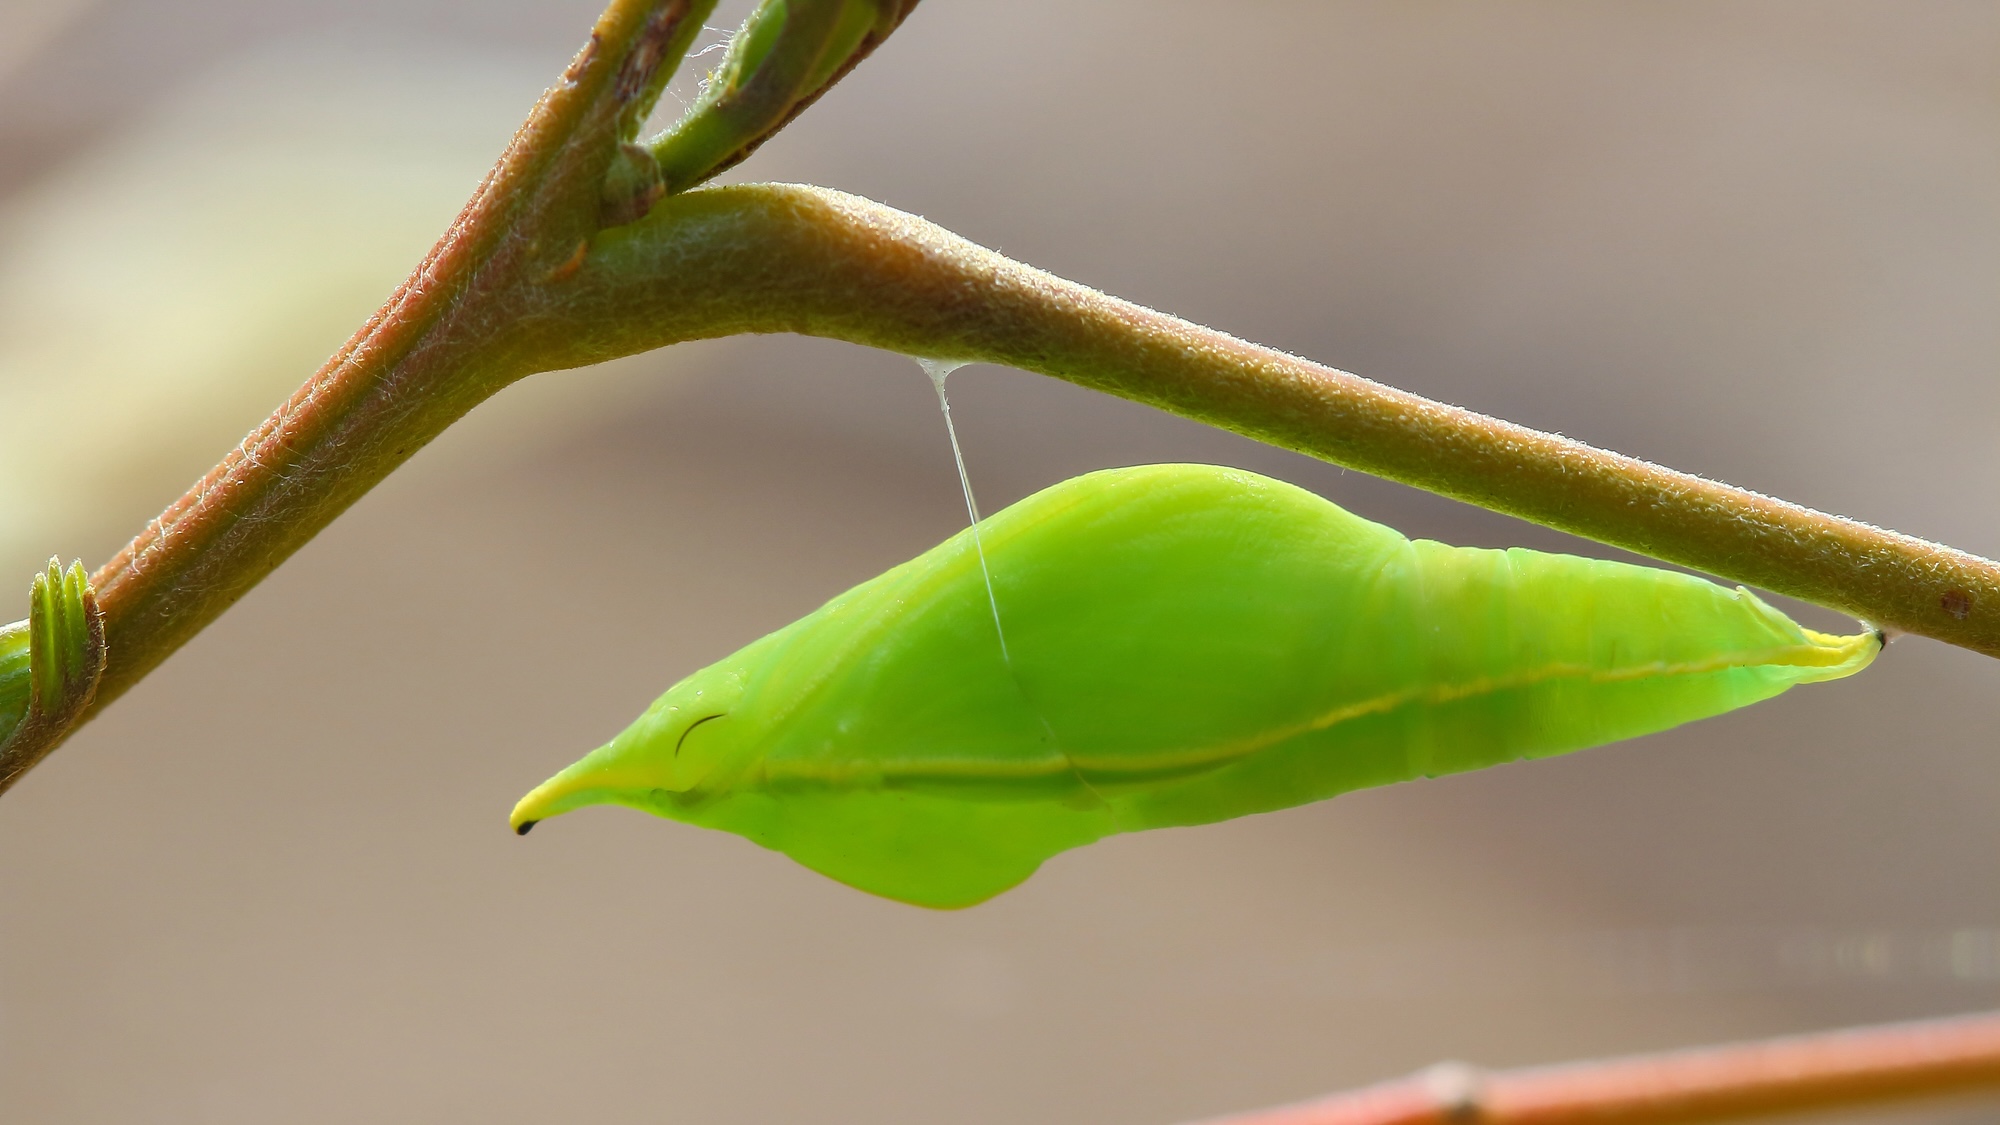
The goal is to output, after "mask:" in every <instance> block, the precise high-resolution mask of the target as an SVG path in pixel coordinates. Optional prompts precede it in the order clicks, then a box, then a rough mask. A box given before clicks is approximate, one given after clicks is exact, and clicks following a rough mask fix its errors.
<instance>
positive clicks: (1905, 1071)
mask: <svg viewBox="0 0 2000 1125" xmlns="http://www.w3.org/2000/svg"><path fill="white" fill-rule="evenodd" d="M1973 1090H2000V1013H1993V1014H1986V1015H1978V1016H1963V1017H1958V1018H1954V1019H1941V1020H1926V1021H1923V1022H1918V1023H1901V1024H1884V1025H1882V1026H1879V1027H1863V1028H1854V1029H1851V1030H1846V1031H1834V1032H1825V1033H1821V1034H1816V1035H1797V1036H1788V1037H1786V1038H1782V1039H1767V1040H1762V1041H1759V1042H1753V1043H1733V1044H1727V1045H1724V1046H1719V1047H1699V1048H1695V1049H1692V1050H1686V1051H1670V1052H1666V1053H1664V1054H1657V1055H1633V1056H1629V1057H1626V1058H1618V1059H1603V1060H1598V1061H1594V1062H1581V1063H1566V1064H1563V1065H1561V1066H1548V1067H1531V1068H1526V1069H1522V1070H1498V1071H1482V1070H1479V1069H1478V1068H1475V1067H1470V1066H1464V1065H1462V1064H1457V1063H1443V1064H1440V1065H1438V1066H1435V1067H1432V1068H1431V1069H1429V1070H1426V1071H1423V1072H1421V1073H1418V1074H1416V1075H1413V1076H1411V1077H1409V1078H1405V1079H1401V1080H1398V1081H1395V1082H1386V1083H1383V1084H1382V1085H1379V1086H1371V1087H1368V1088H1366V1089H1362V1090H1356V1091H1353V1092H1351V1093H1345V1094H1336V1095H1334V1096H1333V1097H1330V1098H1324V1099H1321V1100H1319V1101H1312V1102H1304V1103H1301V1104H1299V1105H1293V1106H1284V1107H1280V1108H1277V1109H1267V1110H1259V1111H1255V1112H1251V1113H1245V1114H1240V1115H1237V1116H1233V1117H1223V1118H1215V1119H1212V1120H1210V1121H1207V1122H1204V1123H1203V1125H1688V1123H1691V1122H1706V1121H1733V1120H1739V1119H1742V1118H1747V1117H1758V1116H1763V1115H1766V1114H1773V1113H1793V1112H1799V1111H1803V1110H1813V1109H1831V1108H1834V1107H1840V1108H1843V1109H1846V1108H1853V1107H1857V1106H1864V1105H1868V1104H1871V1103H1878V1102H1887V1101H1898V1100H1905V1099H1912V1098H1927V1097H1937V1096H1940V1095H1946V1094H1957V1093H1965V1092H1967V1091H1973Z"/></svg>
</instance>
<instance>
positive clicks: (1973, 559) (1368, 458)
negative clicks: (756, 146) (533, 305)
mask: <svg viewBox="0 0 2000 1125" xmlns="http://www.w3.org/2000/svg"><path fill="white" fill-rule="evenodd" d="M573 280H574V287H573V288H572V289H571V290H570V291H569V292H568V294H567V295H566V299H565V303H564V306H563V309H562V313H563V315H561V316H560V317H557V318H554V319H552V320H551V321H550V322H549V324H548V325H547V326H546V328H545V331H546V333H547V335H546V337H545V338H544V339H542V340H541V341H540V344H541V346H542V348H544V349H546V350H545V352H544V355H543V358H544V360H545V361H552V362H551V365H552V366H574V365H579V364H584V363H590V362H596V361H598V360H602V359H608V358H611V357H613V356H617V355H624V354H628V353H631V352H637V351H644V350H647V349H650V348H653V347H658V346H660V345H662V344H667V343H673V342H675V341H679V340H687V339H694V338H697V337H704V336H720V335H727V334H733V333H739V332H799V333H805V334H808V335H815V336H828V337H834V338H838V339H843V340H850V341H853V342H856V343H861V344H869V345H873V346H876V347H883V348H890V349H893V350H896V351H900V352H905V353H908V354H912V355H920V356H933V357H939V358H948V359H957V360H980V361H986V362H991V363H998V364H1005V365H1008V366H1012V367H1019V368H1023V369H1025V370H1029V371H1035V372H1039V373H1041V374H1044V375H1050V376H1053V377H1056V378H1060V379H1066V380H1069V381H1070V382H1073V383H1077V384H1079V385H1081V386H1085V387H1090V388H1093V389H1096V390H1100V391H1106V392H1108V393H1111V394H1115V395H1120V396H1123V397H1125V398H1130V399H1134V400H1137V401H1139V402H1145V403H1150V404H1152V405H1154V406H1158V407H1161V408H1162V409H1166V410H1171V411H1173V412H1175V413H1177V414H1183V415H1186V416H1187V417H1190V418H1195V419H1198V420H1200V421H1203V422H1208V423H1211V424H1213V425H1217V426H1220V427H1223V428H1224V429H1229V430H1234V431H1236V432H1238V433H1242V434H1247V435H1249V436H1250V437H1254V438H1257V439H1259V440H1261V441H1266V442H1269V443H1271V444H1273V445H1278V446H1283V447H1285V448H1288V449H1294V450H1298V451H1300V452H1302V453H1307V454H1311V455H1312V456H1315V457H1320V458H1323V459H1325V460H1328V461H1332V462H1334V463H1336V464H1340V465H1345V466H1347V467H1349V468H1353V469H1359V470H1361V471H1363V472H1368V473H1373V474H1375V475H1377V476H1383V477H1388V478H1390V479H1391V480H1398V481H1402V482H1404V483H1406V484H1412V485H1416V486H1417V487H1419V488H1425V489H1429V490H1431V491H1433V492H1438V493H1442V494H1444V495H1446V496H1451V497H1455V498H1457V499H1460V500H1465V501H1468V502H1470V503H1473V504H1478V505H1480V506H1482V507H1487V508H1492V509H1494V510H1496V511H1501V512H1506V513H1509V514H1511V515H1516V516H1520V517H1522V518H1524V519H1528V520H1532V521H1534V522H1536V523H1540V524H1544V525H1547V526H1549V527H1554V528H1558V529H1561V530H1563V531H1568V532H1573V533H1575V534H1577V535H1582V536H1587V537H1589V538H1591V539H1595V540H1598V541H1599V542H1603V543H1610V544H1613V545H1615V546H1619V547H1624V548H1627V549H1630V550H1633V551H1637V552H1639V553H1641V554H1645V555H1650V556H1652V557H1653V558H1657V559H1664V560H1666V561H1668V562H1674V563H1680V564H1682V565H1684V566H1688V567H1692V568H1695V569H1697V570H1702V571H1706V572H1708V573H1710V574H1714V575H1717V576H1720V577H1722V578H1726V579H1729V580H1732V581H1736V582H1741V583H1744V584H1746V585H1751V586H1757V587H1761V588H1763V589H1766V590H1771V591H1775V592H1777V593H1780V594H1786V595H1789V596H1791V597H1795V598H1799V599H1802V600H1804V601H1809V602H1814V603H1817V604H1819V605H1823V606H1827V607H1829V608H1831V609H1836V610H1840V611H1842V612H1844V613H1848V614H1852V615H1853V616H1855V617H1858V618H1861V619H1862V620H1864V621H1867V622H1869V623H1871V624H1873V625H1876V626H1880V627H1883V628H1887V629H1891V630H1896V631H1900V632H1909V633H1917V634H1921V635H1923V636H1927V637H1934V638H1936V639H1938V640H1942V641H1946V642H1949V643H1951V644H1955V645H1960V646H1963V647H1965V648H1970V649H1973V650H1975V651H1978V652H1983V653H1985V654H1987V655H1989V656H2000V564H1996V563H1994V562H1992V561H1990V560H1987V559H1983V558H1980V557H1978V556H1975V555H1970V554H1967V553H1965V552H1962V551H1956V550H1953V549H1951V548H1949V547H1943V546H1940V545H1938V544H1935V543H1929V542H1926V541H1924V540H1921V539H1915V538H1912V537H1910V536H1907V535H1900V534H1897V533H1895V532H1891V531H1884V530H1882V529H1880V528H1875V527H1871V526H1868V525H1867V524H1863V523H1858V522H1856V521H1853V520H1847V519H1841V518H1839V517H1836V516H1830V515H1827V514H1825V513H1822V512H1816V511H1813V510H1812V509H1809V508H1804V507H1800V506H1798V505H1796V504H1790V503H1786V502H1784V501H1782V500H1776V499H1772V498H1771V497H1768V496H1763V495H1760V494H1758V493H1754V492H1749V491H1746V490H1744V489H1740V488H1732V487H1730V486H1728V485H1725V484H1719V483H1716V482H1714V481H1709V480H1704V479H1702V478H1700V477H1696V476H1691V475H1689V474H1686V473H1681V472H1676V471H1674V470H1671V469H1666V468H1662V467H1661V466H1658V465H1654V464H1651V463H1649V462H1645V461H1640V460H1637V459H1635V458H1631V457H1625V456H1621V455H1619V454H1616V453H1610V452H1607V451H1605V450H1601V449H1596V448H1593V447H1592V446H1589V445H1585V444H1584V443H1582V442H1578V441H1572V440H1570V439H1568V438H1565V437H1561V436H1558V435H1555V434H1547V433H1542V432H1539V431H1536V430H1531V429H1528V428H1527V427H1524V426H1517V425H1514V424H1512V423H1509V422H1503V421H1500V420H1498V419H1495V418H1490V417H1487V416H1485V415H1482V414H1477V413H1474V412H1472V411H1469V410H1462V409H1459V408H1457V407H1453V406H1447V405H1445V404H1443V403H1439V402H1433V401H1431V400H1429V399H1425V398H1421V397H1419V396H1417V395H1413V394H1408V393H1405V392H1403V391H1399V390H1396V389H1394V388H1392V387H1387V386H1384V385H1382V384H1380V383H1375V382H1371V381H1369V380H1367V379H1363V378H1360V377H1358V376H1355V375H1350V374H1347V373H1345V372H1341V371H1336V370H1333V369H1332V368H1329V367H1324V366H1322V365H1320V364H1317V363H1314V362H1312V361H1310V360H1305V359H1300V358H1298V357H1297V356H1291V355H1286V354H1284V353H1282V352H1278V351H1275V350H1272V349H1270V348H1265V347H1260V346H1258V345H1255V344H1250V343H1246V342H1244V341H1242V340H1239V339H1236V338H1235V337H1232V336H1229V335H1226V334H1224V333H1221V332H1217V331H1215V330H1213V329H1209V328H1203V327H1201V326H1200V325H1197V324H1191V323H1189V322H1187V321H1184V320H1180V319H1178V318H1175V317H1172V316H1168V315H1166V314H1164V313H1159V312H1154V311H1153V310H1151V309H1147V308H1142V307H1140V306H1138V305H1134V304H1132V303H1130V302H1127V301H1121V300H1118V299H1116V298H1114V297H1108V296H1106V295H1104V294H1102V293H1099V292H1097V291H1096V290H1093V289H1089V288H1086V287H1084V286H1082V285H1078V284H1076V283H1074V282H1070V281H1065V280H1063V279H1062V278H1059V277H1055V276H1053V275H1051V274H1048V273H1045V272H1043V271H1041V270H1038V269H1034V268H1032V267H1030V266H1025V265H1022V264H1021V263H1019V262H1015V261H1012V260H1010V259H1008V258H1005V257H1002V256H1001V255H999V254H997V253H994V252H993V251H990V250H987V249H984V248H982V247H979V246H976V245H974V244H972V243H970V242H968V241H966V240H965V239H962V238H959V237H958V236H956V235H954V234H951V233H950V232H948V231H946V230H943V229H942V228H940V227H937V226H935V225H933V224H931V223H928V222H925V221H924V220H922V219H920V218H917V217H915V216H912V215H908V214H904V213H902V212H900V211H896V210H893V209H891V208H888V207H884V206H882V205H880V204H877V203H873V202H870V201H868V200H865V199H860V198H857V197H855V196H851V195H845V194H842V193H839V192H834V191H828V190H825V189H822V188H812V187H800V186H790V185H770V184H764V185H751V186H746V187H732V188H717V189H710V190H705V191H699V192H691V193H689V194H687V195H683V196H679V197H677V198H675V199H672V200H669V201H667V202H666V203H665V204H663V205H662V206H661V207H660V208H659V209H658V210H656V211H655V213H654V214H653V215H651V216H649V217H648V218H647V219H645V220H644V221H642V222H639V223H636V224H633V225H631V226H629V227H620V228H616V229H613V230H609V231H606V232H604V234H602V235H600V236H599V237H598V239H597V240H596V242H595V243H594V244H593V246H592V250H591V253H590V256H589V258H588V260H587V261H586V263H585V265H584V268H583V269H582V270H580V271H579V273H578V275H577V277H576V278H575V279H573ZM558 336H560V338H558Z"/></svg>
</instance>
